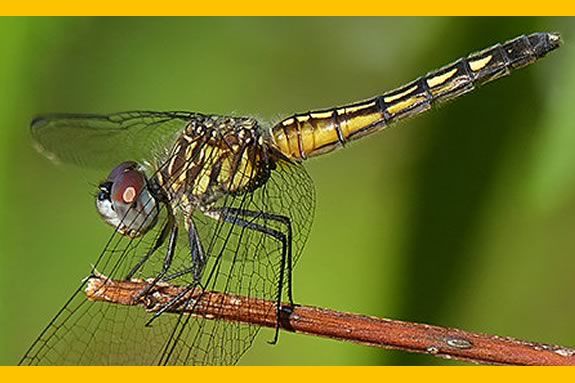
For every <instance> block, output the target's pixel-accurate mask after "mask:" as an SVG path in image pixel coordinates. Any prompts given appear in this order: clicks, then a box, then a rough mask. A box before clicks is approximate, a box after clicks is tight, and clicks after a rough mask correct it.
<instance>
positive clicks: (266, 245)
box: [21, 159, 314, 365]
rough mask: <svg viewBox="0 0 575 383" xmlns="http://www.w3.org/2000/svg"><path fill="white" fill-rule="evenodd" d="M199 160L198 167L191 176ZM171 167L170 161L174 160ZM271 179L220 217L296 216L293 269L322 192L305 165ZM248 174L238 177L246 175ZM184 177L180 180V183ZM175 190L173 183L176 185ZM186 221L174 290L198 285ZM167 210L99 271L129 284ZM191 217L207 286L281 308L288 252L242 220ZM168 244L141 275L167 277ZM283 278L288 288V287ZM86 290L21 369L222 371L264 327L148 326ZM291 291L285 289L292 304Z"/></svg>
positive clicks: (120, 240) (287, 166)
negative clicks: (164, 269) (91, 367)
mask: <svg viewBox="0 0 575 383" xmlns="http://www.w3.org/2000/svg"><path fill="white" fill-rule="evenodd" d="M193 160H194V159H190V161H189V164H186V165H185V166H184V167H183V169H182V171H185V168H186V167H187V166H191V165H190V164H191V163H192V162H193ZM166 163H169V161H166ZM276 165H277V166H276V168H275V170H273V171H272V174H271V177H270V179H269V180H268V181H267V182H266V183H265V184H264V185H263V186H261V187H259V188H258V189H256V190H254V191H252V192H249V193H244V194H241V195H228V196H226V197H224V198H222V199H221V200H220V201H219V202H218V203H217V204H216V206H214V207H213V209H214V210H218V211H220V212H221V211H225V210H222V209H236V210H237V211H241V212H256V213H257V212H266V213H270V214H272V213H273V214H274V215H276V216H282V217H287V218H288V219H289V222H290V225H291V231H292V233H293V234H292V238H291V244H292V245H293V246H292V247H293V249H292V252H293V257H294V261H295V259H297V257H298V255H299V254H300V253H301V250H302V248H303V245H304V243H305V240H306V238H307V235H308V233H309V229H310V226H311V220H312V214H313V206H314V189H313V186H312V183H311V179H310V178H309V176H308V174H307V173H306V172H305V170H304V169H303V167H301V166H300V165H298V164H292V163H288V162H283V161H279V162H278V163H277V164H276ZM242 176H247V175H242V174H239V175H238V177H242ZM177 177H178V175H177V174H176V175H174V178H177ZM168 182H171V181H170V180H169V181H168ZM186 218H187V217H185V216H183V217H179V222H180V236H179V240H178V244H177V248H176V252H175V255H174V261H173V262H172V264H171V267H170V274H172V275H177V277H175V278H173V279H171V280H170V283H172V284H175V285H184V286H189V285H192V284H194V280H193V276H192V273H190V272H186V270H189V269H190V268H191V267H192V265H193V262H192V257H191V253H190V247H189V245H188V242H187V237H188V233H186V231H185V230H183V227H184V225H183V224H182V220H185V219H186ZM167 219H168V212H167V211H166V209H165V208H163V210H162V212H161V214H160V220H159V222H158V224H157V225H156V226H155V228H154V230H152V231H150V232H148V233H147V234H146V235H145V236H144V237H143V238H138V239H129V238H127V237H124V236H121V235H119V234H117V233H115V234H114V235H113V236H112V238H111V239H110V241H109V243H108V244H107V245H106V247H105V249H104V251H103V252H102V255H101V256H100V258H99V259H98V260H97V262H96V265H95V269H96V270H97V271H98V272H100V273H102V274H104V275H106V276H108V277H110V278H112V279H123V278H125V277H126V275H127V274H128V273H129V271H130V270H132V268H133V267H134V265H136V264H137V263H138V262H139V261H140V260H141V259H142V257H143V256H144V254H146V252H147V251H148V249H150V248H152V247H153V245H154V244H155V243H156V241H157V238H158V237H159V236H160V233H161V229H162V227H163V225H164V224H165V223H166V222H167ZM192 219H193V221H194V223H195V226H196V228H197V233H198V235H199V238H200V242H201V243H202V247H203V249H204V252H205V254H206V256H207V264H206V267H205V269H204V273H203V274H202V278H201V281H202V286H203V288H205V289H207V290H214V291H219V292H228V293H234V294H239V295H244V296H248V297H257V298H266V299H270V300H276V299H277V294H278V287H279V286H280V278H281V277H282V273H281V272H280V270H281V265H282V262H285V251H284V250H283V247H282V243H281V241H278V239H277V238H274V237H272V236H270V235H268V234H265V233H264V232H262V231H258V230H253V229H251V228H250V227H247V226H246V225H240V224H238V222H239V218H237V217H236V218H235V219H228V220H224V219H214V218H213V217H210V216H207V215H204V214H203V213H202V212H200V211H198V210H197V211H195V212H194V213H193V216H192ZM247 220H248V221H249V222H251V223H257V224H258V227H260V228H261V227H266V228H268V229H272V230H276V231H278V232H279V231H281V232H284V233H285V232H286V227H285V223H282V222H278V221H277V220H273V219H270V218H269V216H268V215H266V216H265V217H264V216H261V215H260V216H257V217H254V216H251V217H248V219H247ZM166 253H167V245H166V244H164V245H163V246H161V247H160V248H159V249H158V250H157V251H156V252H155V253H154V254H153V255H152V256H151V257H150V258H149V259H148V260H147V261H146V262H145V263H144V265H143V267H142V268H140V269H139V271H138V272H137V273H136V274H135V275H134V278H144V279H147V278H150V277H154V276H156V275H158V273H159V272H160V270H161V268H162V265H163V263H164V257H165V254H166ZM285 273H287V270H284V275H283V281H284V282H283V283H284V286H285V284H286V282H287V276H286V275H285ZM85 287H86V286H85V283H84V284H82V286H80V288H79V289H78V290H77V291H76V293H75V294H74V295H73V296H72V298H71V299H70V300H69V301H68V302H67V303H66V305H65V306H64V308H62V309H61V310H60V312H59V313H58V314H57V315H56V317H55V318H54V319H53V320H52V322H51V323H50V324H49V325H48V327H47V328H46V329H45V330H44V332H43V333H42V334H41V335H40V337H39V338H38V339H37V340H36V342H35V343H34V344H33V345H32V347H31V348H30V350H29V351H28V352H27V353H26V355H25V356H24V358H23V359H22V361H21V364H52V365H54V364H56V365H94V364H95V365H107V364H119V365H155V364H175V365H189V364H191V365H198V364H199V365H219V364H235V363H236V362H237V361H238V359H239V358H240V356H241V355H242V354H243V353H244V352H245V351H246V350H247V349H248V348H249V346H250V345H251V343H252V341H253V339H254V337H255V335H256V334H257V332H258V330H259V327H257V326H250V325H245V324H239V323H232V322H226V321H220V320H207V319H203V318H198V317H194V316H191V315H180V314H172V313H168V312H166V313H164V314H162V315H160V316H159V317H158V318H156V320H154V322H153V323H152V325H151V326H145V324H146V323H147V322H148V321H149V320H150V318H151V317H152V315H153V313H149V312H146V311H145V310H144V309H143V308H142V307H139V306H120V305H116V304H111V303H106V302H93V301H88V300H87V299H86V298H85V294H84V289H85ZM286 292H287V288H285V287H284V288H283V290H282V295H283V296H284V297H285V294H286Z"/></svg>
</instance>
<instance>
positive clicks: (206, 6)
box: [0, 0, 575, 16]
mask: <svg viewBox="0 0 575 383" xmlns="http://www.w3.org/2000/svg"><path fill="white" fill-rule="evenodd" d="M0 15H13V16H21V15H31V16H40V15H43V16H87V15H94V16H128V15H133V16H152V15H155V16H160V15H163V16H175V15H179V16H184V15H198V16H211V15H218V16H232V15H234V16H263V15H284V16H296V15H297V16H303V15H308V16H319V15H321V16H344V15H345V16H359V15H373V16H375V15H397V16H403V15H411V16H419V15H426V16H433V15H436V16H452V15H476V16H480V15H493V16H495V15H502V16H503V15H516V16H534V15H538V16H555V15H562V16H566V15H575V2H573V1H572V0H555V1H553V2H542V1H540V0H538V1H536V0H507V1H502V0H476V1H474V0H427V1H426V0H410V1H392V0H388V1H385V0H354V1H349V0H347V1H342V0H331V1H330V0H287V1H283V2H281V1H274V0H217V1H209V0H204V1H194V0H161V1H158V0H116V1H114V0H99V1H93V2H89V1H82V0H53V1H49V0H12V1H10V0H3V1H2V5H1V6H0Z"/></svg>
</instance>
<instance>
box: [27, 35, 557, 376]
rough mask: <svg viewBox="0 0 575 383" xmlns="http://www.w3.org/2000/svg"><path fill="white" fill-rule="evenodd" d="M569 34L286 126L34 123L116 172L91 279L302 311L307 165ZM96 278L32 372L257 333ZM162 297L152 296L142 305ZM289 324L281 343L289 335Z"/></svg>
mask: <svg viewBox="0 0 575 383" xmlns="http://www.w3.org/2000/svg"><path fill="white" fill-rule="evenodd" d="M560 44H561V38H560V35H559V34H557V33H544V32H540V33H533V34H529V35H522V36H519V37H516V38H514V39H512V40H509V41H506V42H504V43H499V44H496V45H493V46H491V47H489V48H487V49H484V50H481V51H478V52H475V53H472V54H470V55H468V56H466V57H463V58H460V59H459V60H457V61H454V62H453V63H451V64H449V65H446V66H444V67H442V68H440V69H438V70H434V71H432V72H429V73H427V74H425V75H423V76H421V77H419V78H417V79H416V80H415V81H412V82H409V83H408V84H407V85H403V86H400V87H398V88H396V89H394V90H391V91H389V92H386V93H383V94H382V95H379V96H376V97H373V98H371V99H368V100H365V101H361V102H356V103H352V104H349V105H345V106H341V107H335V108H330V109H324V110H317V111H312V112H308V113H301V114H295V115H293V116H291V117H288V118H286V119H284V120H282V121H280V122H278V123H276V124H269V125H268V124H264V123H261V122H260V121H257V120H256V119H254V118H251V117H234V116H219V115H207V114H201V113H193V112H150V111H136V112H125V113H116V114H109V115H76V114H55V115H46V116H40V117H38V118H36V119H34V120H33V122H32V126H31V130H32V135H33V138H34V140H35V143H36V146H37V147H38V148H39V150H40V151H41V153H43V154H44V155H45V156H46V157H48V158H49V159H52V160H54V161H57V162H65V163H74V164H78V165H81V166H87V167H94V168H104V169H108V170H109V169H112V170H111V172H110V173H109V176H108V177H107V178H106V179H105V180H104V181H103V182H102V183H100V185H99V187H98V190H97V194H96V198H95V199H96V208H97V210H98V212H99V214H100V215H101V217H102V218H103V220H104V221H105V222H107V223H108V224H110V225H111V226H112V227H113V228H114V232H113V234H112V235H111V237H110V239H109V241H108V242H107V243H106V245H105V247H104V249H103V251H102V252H101V254H100V256H99V257H98V259H97V260H96V262H95V264H94V266H93V268H92V271H91V275H95V274H96V273H102V275H106V276H108V277H110V278H111V279H120V280H142V279H145V280H147V281H149V282H150V286H152V285H154V284H157V283H170V284H175V285H178V286H187V287H189V288H190V289H192V288H193V289H201V290H205V291H219V292H223V293H230V294H237V295H241V296H247V297H254V298H261V299H269V300H273V301H275V302H277V304H276V305H275V310H276V313H275V314H276V315H277V318H278V320H279V315H280V310H281V307H282V302H283V301H284V300H285V299H287V301H288V302H289V304H290V305H292V306H293V305H294V299H293V294H292V290H293V289H292V284H293V278H292V272H293V268H294V264H295V263H296V262H297V260H298V258H299V257H300V255H301V253H302V250H303V247H304V244H305V242H306V239H307V237H308V234H309V231H310V227H311V223H312V219H313V211H314V200H315V195H314V188H313V184H312V180H311V178H310V176H309V175H308V173H307V172H306V170H305V168H304V166H303V163H304V162H305V160H307V159H309V158H312V157H316V156H319V155H322V154H325V153H328V152H332V151H334V150H336V149H338V148H341V147H344V146H346V145H347V144H348V143H349V142H351V141H354V140H357V139H359V138H361V137H365V136H369V135H371V134H372V133H375V132H378V131H380V130H383V129H385V128H386V127H388V126H390V125H393V124H394V123H396V122H398V121H401V120H404V119H407V118H409V117H413V116H415V115H419V114H422V113H424V112H425V111H427V110H430V109H431V108H432V107H433V106H434V105H436V104H441V103H444V102H446V101H450V100H453V99H456V98H458V97H460V96H463V95H464V94H467V93H469V92H471V91H472V90H474V89H476V88H478V87H479V86H481V85H483V84H485V83H488V82H490V81H493V80H495V79H498V78H501V77H504V76H507V75H509V74H510V73H511V72H512V71H513V70H515V69H519V68H522V67H525V66H527V65H529V64H532V63H534V62H536V61H538V60H539V59H540V58H542V57H544V56H545V55H546V54H547V53H549V52H551V51H553V50H555V49H556V48H558V47H559V46H560ZM86 284H87V280H85V281H83V283H82V284H81V285H80V286H79V288H78V289H77V290H76V291H75V293H74V294H73V295H72V297H71V298H70V299H69V300H68V301H67V302H66V303H65V305H64V306H63V307H62V308H61V309H60V311H58V313H57V314H56V316H55V317H54V318H53V319H52V321H51V322H50V323H49V324H48V326H47V327H46V328H45V329H44V330H43V331H42V332H41V334H40V335H39V337H38V338H37V339H36V340H35V342H34V343H33V344H32V345H31V347H30V348H29V349H28V351H27V352H26V354H25V355H24V356H23V357H22V359H21V361H20V364H22V365H36V364H42V365H45V364H58V365H90V364H97V365H105V364H115V365H136V364H141V365H157V364H160V365H216V364H235V363H236V362H237V361H238V360H239V359H240V357H241V356H242V355H243V354H244V353H245V352H246V351H247V350H248V348H249V347H250V345H251V344H252V342H253V340H254V338H255V336H256V334H257V333H258V330H259V327H258V326H255V325H248V324H240V323H234V322H230V321H222V320H210V319H206V318H203V317H200V316H197V315H190V314H189V312H190V311H191V312H192V314H193V309H194V306H193V304H194V302H190V303H189V304H190V307H188V308H189V309H190V310H188V314H174V313H169V312H167V311H169V310H168V308H169V307H167V306H169V305H170V304H171V303H170V302H168V303H167V304H166V307H162V308H160V309H159V310H158V311H156V312H149V311H146V310H145V309H144V308H141V307H132V306H121V305H114V304H110V303H107V302H96V301H92V300H89V299H87V298H86V295H85V289H86ZM148 293H151V290H150V289H144V290H143V291H142V292H141V293H140V297H141V298H145V296H146V294H148ZM278 329H279V327H278V328H277V329H276V334H275V337H274V341H277V336H278Z"/></svg>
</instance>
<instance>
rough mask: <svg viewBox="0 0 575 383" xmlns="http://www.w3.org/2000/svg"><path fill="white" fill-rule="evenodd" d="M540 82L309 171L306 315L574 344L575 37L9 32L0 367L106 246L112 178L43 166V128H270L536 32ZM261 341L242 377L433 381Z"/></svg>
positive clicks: (356, 353)
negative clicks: (219, 124)
mask: <svg viewBox="0 0 575 383" xmlns="http://www.w3.org/2000/svg"><path fill="white" fill-rule="evenodd" d="M539 30H541V31H560V32H562V34H563V37H564V40H565V42H566V44H565V45H564V46H563V47H562V48H561V49H560V50H559V51H558V52H556V53H553V54H552V55H551V57H549V58H547V59H545V60H543V61H542V62H541V63H538V64H537V65H534V66H531V67H529V68H527V69H525V70H522V71H519V72H517V73H515V74H514V75H513V76H511V77H510V78H508V79H505V80H500V81H497V82H496V83H495V84H492V85H489V86H487V87H485V88H484V89H481V90H479V91H477V92H475V93H473V94H472V95H470V96H467V97H465V98H463V99H461V100H458V101H457V102H454V103H452V104H449V105H447V106H445V107H443V108H440V109H439V110H436V111H434V112H432V113H428V114H426V115H425V116H421V117H420V118H418V119H416V120H413V121H409V122H407V123H402V124H400V125H401V126H398V127H396V128H393V129H390V130H388V131H386V132H384V133H382V134H378V135H376V136H374V137H371V138H369V139H366V140H363V141H362V142H359V143H356V144H353V145H350V147H348V148H347V149H345V150H341V151H339V152H337V153H334V154H332V155H329V156H325V157H320V158H318V159H314V160H312V161H310V162H309V164H308V165H309V166H308V169H309V171H310V173H311V175H312V177H313V178H314V179H315V182H316V189H317V210H316V219H315V221H314V227H313V229H312V233H311V238H310V240H309V242H308V245H307V247H306V250H305V253H304V256H303V257H302V259H301V261H300V262H299V264H298V265H297V267H296V270H295V295H296V300H297V301H298V302H301V303H305V304H313V305H318V306H324V307H329V308H334V309H339V310H345V311H353V312H359V313H365V314H371V315H378V316H388V317H393V318H399V319H404V320H410V321H422V322H428V323H433V324H438V325H444V326H455V327H460V328H464V329H468V330H473V331H481V332H488V333H494V334H499V335H508V336H514V337H519V338H526V339H530V340H536V341H542V342H548V343H561V344H565V345H573V344H575V330H574V329H573V325H572V323H573V321H574V319H575V303H573V300H572V299H571V294H570V293H571V292H572V291H573V290H574V289H575V279H574V278H573V271H574V270H575V259H574V258H572V256H573V250H574V249H575V236H574V235H573V232H572V230H574V229H575V150H573V147H574V145H575V129H574V128H575V126H574V123H573V120H574V119H573V110H572V109H571V104H572V103H573V100H574V99H575V97H574V96H575V94H574V93H575V65H573V63H574V62H575V49H574V48H573V41H575V23H574V20H573V19H569V18H3V19H2V20H0V83H1V84H2V86H1V87H0V101H1V102H0V126H1V129H0V262H1V263H0V297H1V298H0V363H3V364H14V363H16V362H17V360H18V358H19V357H20V356H21V355H22V354H23V352H24V351H25V350H26V348H27V347H28V346H29V345H30V343H31V342H32V340H33V339H34V338H35V337H36V336H37V335H38V334H39V332H40V330H41V329H42V328H43V327H44V326H45V325H46V324H47V322H48V321H49V320H50V318H51V317H52V316H53V315H54V314H55V312H56V310H57V309H58V308H59V307H60V306H61V305H62V304H63V303H64V301H65V300H66V299H67V297H68V296H69V295H70V294H71V293H72V291H73V290H74V289H75V287H76V286H77V285H78V284H79V283H80V280H81V279H82V278H83V277H84V276H85V275H86V273H87V271H88V270H89V266H90V264H91V262H93V261H94V260H95V259H96V257H97V255H98V253H99V251H100V249H101V248H102V246H103V244H104V243H105V241H106V238H107V236H108V235H110V229H109V228H108V227H107V226H106V225H104V224H103V223H102V222H100V220H99V218H98V217H97V214H96V213H95V209H94V203H93V200H92V199H93V194H94V190H95V188H94V185H95V184H96V183H97V182H98V181H99V180H100V178H101V177H103V176H105V175H104V174H98V173H92V172H88V171H86V170H81V169H76V168H73V167H67V166H60V167H57V166H54V165H53V164H51V163H50V162H49V161H48V160H46V159H45V158H42V157H41V156H40V155H39V154H37V153H36V152H35V151H34V149H33V148H32V145H31V141H30V137H29V131H28V125H29V122H30V120H31V118H32V117H33V116H34V115H35V114H38V113H42V112H56V111H64V112H90V113H105V112H114V111H122V110H132V109H151V110H179V109H181V110H193V111H201V112H206V113H218V114H234V115H253V116H256V117H258V118H261V119H263V120H265V121H275V120H277V119H278V118H280V117H282V116H286V115H288V114H290V113H293V112H301V111H307V110H309V109H317V108H324V107H329V106H334V105H338V104H342V103H347V102H351V101H356V100H359V99H363V98H367V97H369V96H372V95H377V94H381V93H383V91H386V90H389V89H391V88H393V87H396V86H398V85H401V84H402V83H405V82H407V81H409V80H411V79H413V78H415V77H417V76H419V75H421V74H423V73H425V72H426V71H429V70H432V69H435V68H436V67H439V66H441V65H443V64H446V63H448V62H451V61H453V60H454V59H456V58H458V57H460V56H463V55H466V54H468V53H470V52H471V51H474V50H477V49H482V48H485V47H487V46H489V45H491V44H494V43H496V42H499V41H503V40H506V39H509V38H512V37H515V36H516V35H520V34H523V33H530V32H533V31H539ZM271 337H272V333H271V332H270V331H267V330H264V331H262V334H260V336H259V337H258V340H257V342H256V345H255V346H254V347H253V349H252V350H251V351H250V352H248V354H247V355H246V356H245V357H244V359H243V360H242V363H243V364H336V365H338V364H345V365H350V364H437V363H448V362H444V361H438V360H436V359H434V358H429V357H424V356H418V355H407V354H405V353H399V352H392V351H383V350H377V349H372V348H367V347H364V346H358V345H353V344H344V343H340V342H334V341H328V340H321V339H316V338H312V337H306V336H302V335H293V334H288V333H282V334H281V338H280V342H279V344H278V345H277V346H274V347H272V346H270V345H268V344H267V343H266V342H265V341H266V340H269V339H271Z"/></svg>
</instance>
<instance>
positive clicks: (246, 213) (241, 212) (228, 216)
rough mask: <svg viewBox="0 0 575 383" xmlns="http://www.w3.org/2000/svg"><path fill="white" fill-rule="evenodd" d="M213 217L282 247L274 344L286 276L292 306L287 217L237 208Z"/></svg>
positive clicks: (290, 237)
mask: <svg viewBox="0 0 575 383" xmlns="http://www.w3.org/2000/svg"><path fill="white" fill-rule="evenodd" d="M210 213H211V214H213V215H214V216H215V217H217V218H219V219H221V220H223V221H225V222H228V223H231V224H234V225H239V226H242V227H245V228H247V229H250V230H255V231H257V232H260V233H262V234H265V235H268V236H270V237H272V238H274V239H276V240H277V241H279V242H280V243H281V245H282V255H281V261H280V273H279V280H278V287H277V297H276V298H277V300H276V332H275V335H274V339H273V340H272V341H271V342H270V343H271V344H275V343H277V341H278V338H279V328H280V319H281V317H282V312H283V310H282V295H283V288H284V278H285V276H286V274H287V282H288V286H287V287H288V288H287V294H288V299H289V302H290V305H291V306H292V307H293V306H294V301H293V294H292V270H293V261H292V228H291V221H290V219H289V218H288V217H285V216H282V215H278V214H273V213H267V212H263V211H252V210H245V209H238V208H230V207H224V208H219V209H214V210H212V211H210ZM258 220H264V221H273V222H276V223H280V224H282V225H283V226H284V227H285V229H284V230H285V232H283V231H280V230H277V229H273V228H270V227H268V226H266V225H265V224H260V223H256V221H258Z"/></svg>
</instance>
